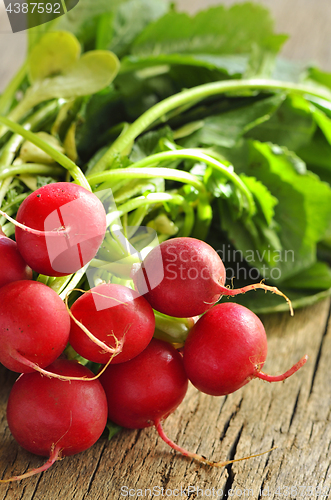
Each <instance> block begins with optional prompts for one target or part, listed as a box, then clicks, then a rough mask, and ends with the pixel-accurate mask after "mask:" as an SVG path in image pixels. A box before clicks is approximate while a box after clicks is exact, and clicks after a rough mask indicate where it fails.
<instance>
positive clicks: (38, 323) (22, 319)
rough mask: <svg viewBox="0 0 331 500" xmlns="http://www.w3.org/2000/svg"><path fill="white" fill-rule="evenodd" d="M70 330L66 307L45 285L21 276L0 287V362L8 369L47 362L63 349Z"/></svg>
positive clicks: (26, 368) (20, 369)
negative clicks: (20, 278)
mask: <svg viewBox="0 0 331 500" xmlns="http://www.w3.org/2000/svg"><path fill="white" fill-rule="evenodd" d="M69 332H70V316H69V314H68V311H67V308H66V306H65V304H64V303H63V301H62V300H61V299H60V297H59V296H58V294H57V293H56V292H55V291H54V290H52V289H51V288H49V287H48V286H46V285H44V284H43V283H39V282H38V281H31V280H22V281H15V282H13V283H9V284H7V285H5V286H3V287H2V288H0V345H1V349H0V362H1V363H2V364H3V365H4V366H6V367H7V368H9V369H10V370H12V371H14V372H18V373H26V372H32V371H33V370H34V369H35V368H37V367H38V366H40V367H46V366H48V365H49V364H51V363H52V362H53V361H55V360H56V358H57V357H58V356H60V354H61V353H62V352H63V350H64V349H65V347H66V345H67V343H68V340H69ZM37 365H38V366H37Z"/></svg>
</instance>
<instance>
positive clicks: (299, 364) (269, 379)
mask: <svg viewBox="0 0 331 500" xmlns="http://www.w3.org/2000/svg"><path fill="white" fill-rule="evenodd" d="M307 361H308V356H307V354H306V355H305V356H303V357H302V358H301V359H300V361H298V362H297V363H296V364H295V365H293V366H292V368H290V369H289V370H287V372H285V373H283V374H282V375H268V374H267V373H264V372H257V373H256V375H255V377H258V378H260V379H262V380H266V381H267V382H281V381H282V380H285V379H287V378H289V377H290V376H291V375H293V373H295V372H297V371H298V370H299V369H300V368H301V367H302V366H303V365H304V364H305V363H306V362H307Z"/></svg>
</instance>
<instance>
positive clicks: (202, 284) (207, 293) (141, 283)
mask: <svg viewBox="0 0 331 500" xmlns="http://www.w3.org/2000/svg"><path fill="white" fill-rule="evenodd" d="M160 252H161V256H162V260H161V259H160ZM225 275H226V272H225V267H224V265H223V262H222V260H221V258H220V257H219V255H218V253H217V252H216V251H215V250H214V249H213V248H212V247H211V246H210V245H208V244H207V243H205V242H203V241H201V240H198V239H195V238H190V237H179V238H172V239H170V240H166V241H164V242H162V243H161V244H160V245H159V246H158V247H155V248H153V249H152V250H151V251H150V252H149V253H148V254H147V256H146V258H145V259H144V261H143V262H142V264H141V266H140V267H139V268H138V269H137V270H134V273H133V280H134V283H135V288H136V289H137V290H138V291H139V293H141V295H144V297H145V298H146V299H147V300H148V302H149V303H150V304H151V306H152V307H153V309H155V310H157V311H159V312H161V313H163V314H167V315H169V316H175V317H178V318H181V317H182V318H184V317H185V318H186V317H190V316H198V315H200V314H203V313H204V312H205V311H207V310H209V309H210V308H211V307H212V306H213V305H214V304H215V303H216V302H217V301H218V300H219V299H220V297H221V296H222V295H237V294H240V293H245V292H247V291H248V290H255V289H257V288H263V289H264V290H270V291H272V292H274V293H277V294H278V295H282V296H283V297H285V295H284V294H283V293H282V292H280V291H279V290H278V289H277V288H276V287H270V286H267V285H264V284H263V283H258V284H254V285H248V286H246V287H243V288H238V289H236V290H234V289H229V288H226V287H225V286H224V284H225V278H226V276H225ZM285 299H286V300H287V301H288V302H289V300H288V299H287V297H285Z"/></svg>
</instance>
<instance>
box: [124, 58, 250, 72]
mask: <svg viewBox="0 0 331 500" xmlns="http://www.w3.org/2000/svg"><path fill="white" fill-rule="evenodd" d="M248 59H249V58H248V56H247V55H244V54H224V55H217V54H158V55H153V54H151V55H148V56H137V55H131V54H130V55H127V56H125V57H124V58H123V59H122V60H121V74H122V73H127V72H132V71H141V70H143V69H145V68H151V67H154V66H156V67H160V66H161V67H162V66H163V67H166V66H167V65H169V66H184V67H186V68H187V66H193V67H201V68H205V69H208V70H210V71H212V70H217V71H220V72H222V73H225V74H227V75H230V76H236V75H241V74H242V73H244V71H245V70H246V67H247V63H248Z"/></svg>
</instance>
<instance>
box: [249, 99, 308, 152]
mask: <svg viewBox="0 0 331 500" xmlns="http://www.w3.org/2000/svg"><path fill="white" fill-rule="evenodd" d="M315 130H316V122H315V120H314V117H313V115H312V109H311V106H310V104H309V103H308V102H307V101H306V100H305V99H304V98H303V97H301V96H298V95H292V94H291V95H289V96H288V97H287V98H286V100H285V101H284V102H283V103H282V105H281V106H279V108H278V109H277V110H276V112H275V113H273V114H272V115H271V116H270V119H269V120H266V121H264V122H263V124H258V125H257V126H256V127H255V128H253V129H252V130H250V131H249V132H248V134H247V137H250V138H254V139H257V140H259V141H261V142H268V141H269V142H272V143H273V144H278V145H280V146H285V147H287V148H288V149H289V150H291V151H297V150H298V149H299V148H301V147H304V146H305V145H307V144H309V142H310V140H311V138H312V137H313V134H314V132H315Z"/></svg>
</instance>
